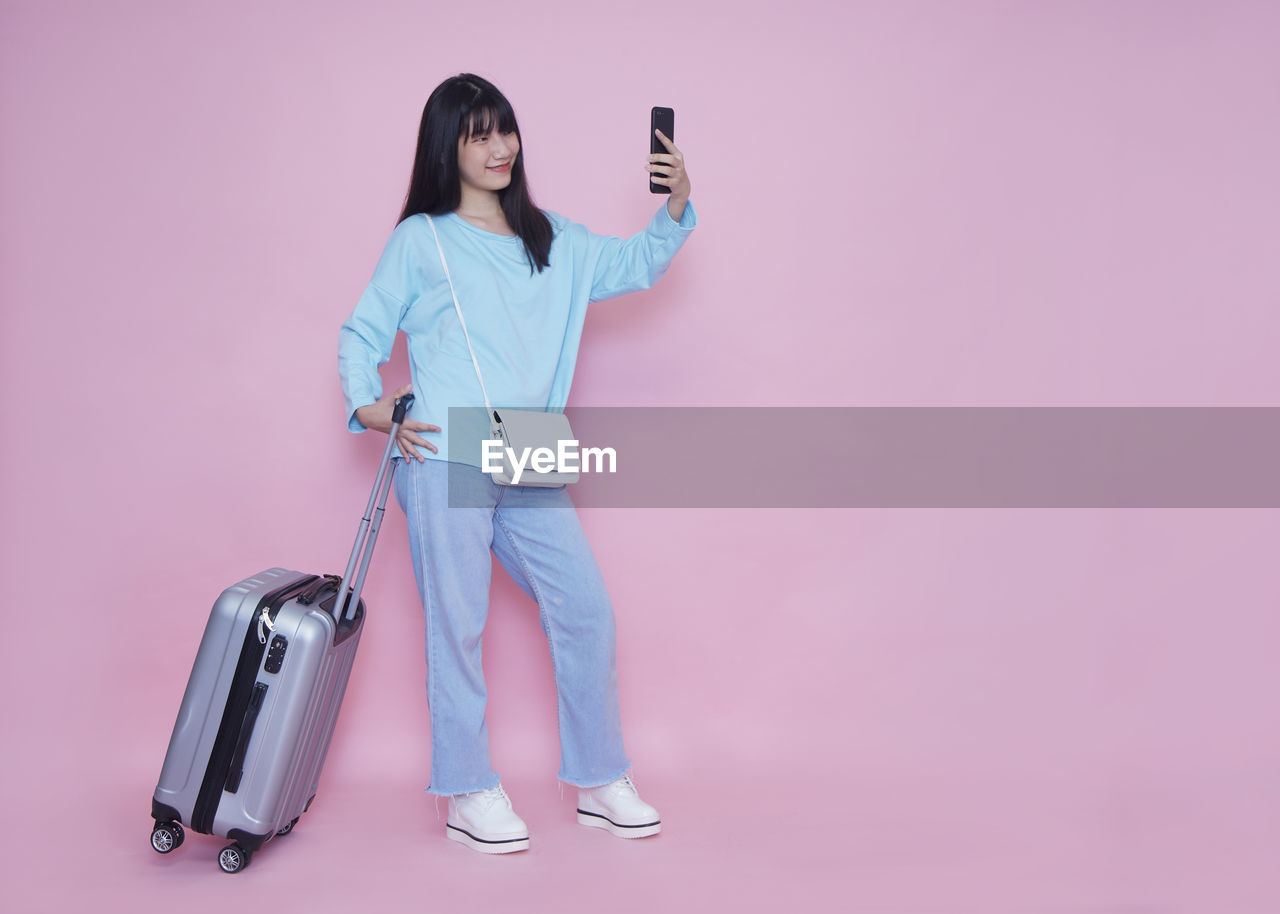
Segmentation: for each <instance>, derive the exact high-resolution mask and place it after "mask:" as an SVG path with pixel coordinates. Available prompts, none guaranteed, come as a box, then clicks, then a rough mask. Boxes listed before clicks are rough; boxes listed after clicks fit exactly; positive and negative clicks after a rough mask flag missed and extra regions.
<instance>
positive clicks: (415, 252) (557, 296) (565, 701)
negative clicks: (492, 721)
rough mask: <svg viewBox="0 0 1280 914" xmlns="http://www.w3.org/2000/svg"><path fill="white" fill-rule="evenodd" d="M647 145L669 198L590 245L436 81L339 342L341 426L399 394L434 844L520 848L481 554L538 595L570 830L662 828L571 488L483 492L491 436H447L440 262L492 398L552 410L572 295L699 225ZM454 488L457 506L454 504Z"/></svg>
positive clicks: (474, 384) (456, 90) (361, 423)
mask: <svg viewBox="0 0 1280 914" xmlns="http://www.w3.org/2000/svg"><path fill="white" fill-rule="evenodd" d="M658 136H659V139H660V140H661V141H662V143H663V144H664V145H665V146H666V148H667V150H668V152H667V153H662V154H658V155H650V156H649V157H648V163H647V164H646V166H645V168H646V170H648V171H649V173H650V180H652V181H653V182H654V183H656V184H663V185H666V186H667V187H669V188H670V189H671V194H670V196H668V197H666V198H665V199H664V200H663V203H662V206H661V207H660V208H659V209H658V211H657V212H656V213H655V214H654V216H653V218H652V219H651V220H650V222H649V225H648V227H647V228H646V229H645V230H644V231H643V232H640V233H639V234H637V235H635V236H634V237H632V238H631V239H629V240H623V239H622V238H618V237H612V236H602V235H596V234H593V233H591V232H590V231H588V230H587V229H586V228H585V227H584V226H582V225H579V224H578V223H575V222H571V221H569V220H568V219H566V218H564V217H562V216H560V215H558V214H556V213H552V212H547V211H543V210H539V209H538V208H537V207H536V206H534V204H533V201H532V199H531V197H530V195H529V189H528V186H527V184H526V182H525V172H524V157H523V156H522V155H521V140H520V129H519V127H518V126H517V124H516V117H515V113H514V111H513V110H512V108H511V105H510V103H509V102H508V101H507V99H506V98H505V97H503V95H502V93H500V92H499V91H498V90H497V89H496V88H495V87H494V86H493V85H492V84H490V83H489V82H487V81H485V80H483V79H481V78H480V77H478V76H474V75H472V74H469V73H464V74H462V75H459V76H455V77H451V78H449V79H446V80H445V81H444V82H443V83H441V84H440V85H439V86H438V87H437V88H436V89H435V91H434V92H432V93H431V96H430V98H428V99H427V104H426V107H425V109H424V110H423V112H422V124H421V128H420V130H419V133H418V149H417V155H416V158H415V161H414V165H413V175H412V178H411V180H410V184H409V192H408V196H407V198H406V202H405V206H404V211H403V212H402V213H401V214H400V220H399V223H398V224H397V225H396V227H395V230H394V231H393V232H392V233H391V238H390V240H389V241H388V242H387V245H386V248H385V249H384V250H383V253H382V256H381V258H380V259H379V261H378V265H377V268H376V269H375V271H374V274H373V278H372V280H371V281H370V283H369V285H368V287H367V288H366V289H365V291H364V294H363V295H362V296H361V297H360V300H359V301H358V302H357V303H356V307H355V310H354V311H353V312H352V314H351V317H350V318H348V320H347V321H346V323H345V324H343V326H342V330H341V333H340V340H339V346H338V365H339V372H340V374H341V377H342V388H343V395H344V397H345V400H346V415H347V417H348V426H349V428H350V429H351V430H352V431H354V432H361V431H364V430H365V429H367V428H371V429H375V430H377V431H381V432H384V433H388V432H389V431H390V428H391V412H392V404H393V403H394V401H395V399H396V398H397V397H399V396H402V395H403V394H405V393H407V392H408V391H409V390H410V389H411V388H412V389H413V390H414V392H415V396H416V400H415V402H414V404H413V407H412V409H411V410H410V412H409V417H408V418H407V420H406V421H405V422H404V423H403V425H402V426H401V428H400V432H399V434H398V436H397V440H396V445H397V447H398V448H399V450H400V454H401V455H402V456H401V457H397V458H396V461H397V465H398V471H397V472H396V476H395V488H396V497H397V500H398V501H399V502H400V506H401V508H403V509H404V512H405V516H406V518H407V520H408V524H409V544H410V548H411V549H412V553H413V570H414V575H415V576H416V578H417V583H418V593H419V596H420V597H421V600H422V607H423V611H424V613H425V616H426V641H427V701H428V705H429V709H430V715H431V782H430V784H429V785H428V787H427V790H428V791H429V792H431V793H435V794H438V795H444V796H448V797H449V817H448V823H447V826H446V829H445V831H446V834H447V835H448V836H449V837H450V838H452V839H453V840H455V841H459V842H461V843H463V844H466V845H468V846H469V847H472V848H475V849H476V850H479V851H483V852H485V853H508V852H511V851H518V850H524V849H526V848H527V847H528V846H529V832H528V829H527V828H526V826H525V823H524V822H523V821H522V820H521V819H520V817H519V816H517V815H516V814H515V811H514V810H513V808H512V805H511V801H510V799H509V798H508V796H507V794H506V792H505V791H504V790H503V788H502V785H501V783H500V779H499V777H498V774H497V773H496V772H495V771H494V770H493V769H492V768H491V767H490V764H489V738H488V731H487V729H486V727H485V713H484V712H485V684H484V673H483V669H482V667H481V657H480V654H481V650H480V648H481V634H482V632H483V631H484V625H485V618H486V615H487V613H488V607H489V579H490V570H491V562H490V557H489V553H490V551H491V550H492V552H493V554H494V555H496V556H497V558H498V561H499V562H501V564H502V566H503V568H505V569H506V571H507V573H508V574H510V575H511V576H512V578H514V579H515V581H516V583H517V584H518V585H519V586H520V587H521V589H522V590H524V592H525V593H527V594H528V595H529V596H530V597H532V598H533V599H534V600H535V601H536V602H537V604H538V609H539V613H540V619H541V623H542V629H543V631H544V632H545V633H546V636H547V640H548V643H549V644H550V647H551V660H552V665H553V668H554V671H555V683H556V693H557V704H558V708H557V710H558V718H559V728H560V747H561V764H560V772H559V775H558V776H559V778H560V780H561V781H563V782H564V783H567V784H570V785H573V786H575V787H577V788H578V821H579V822H580V823H582V824H583V825H590V826H595V827H599V828H604V829H607V830H608V831H609V832H610V833H612V834H614V835H618V836H620V837H627V838H638V837H644V836H646V835H654V834H657V833H658V831H659V830H660V828H661V822H660V820H659V817H658V813H657V810H655V809H654V808H653V807H652V806H650V805H649V804H647V803H645V802H644V801H643V800H641V799H640V796H639V794H638V793H637V791H636V788H635V784H634V783H633V782H632V780H631V778H630V776H629V775H628V771H629V769H630V767H631V763H630V760H629V759H628V758H627V755H626V752H625V751H624V749H623V743H622V725H621V720H620V715H619V709H618V680H617V669H616V647H615V626H614V617H613V608H612V605H611V603H610V601H609V596H608V593H607V592H606V590H605V586H604V582H603V580H602V579H601V575H600V570H599V568H598V567H597V565H596V561H595V559H594V557H593V556H592V553H591V548H590V546H589V545H588V543H587V540H586V538H585V536H584V535H583V531H582V526H581V524H580V523H579V520H578V515H577V512H576V511H575V510H574V509H573V503H572V501H571V500H570V497H569V493H568V491H567V490H566V488H565V487H564V486H560V487H558V488H536V487H529V486H503V485H498V484H496V483H494V482H493V479H492V477H491V476H489V475H487V474H485V473H484V472H482V471H481V469H480V465H481V464H480V459H479V456H480V448H479V439H481V438H485V437H488V428H487V425H485V426H483V427H482V428H471V427H467V426H466V423H464V422H463V421H462V420H461V419H455V422H454V426H455V427H453V428H452V429H451V428H450V414H449V407H450V406H455V407H474V406H478V405H480V404H482V403H483V399H482V396H481V388H480V382H479V380H478V379H477V376H476V372H475V369H474V366H473V364H472V361H471V353H470V351H469V350H468V346H467V339H466V337H465V336H464V334H463V328H462V325H461V323H460V322H459V320H458V316H457V310H456V309H455V304H454V298H453V295H452V294H451V292H450V286H449V282H448V280H447V279H446V276H445V272H444V268H443V267H442V265H441V257H440V254H441V253H443V255H444V259H445V260H446V261H447V263H448V271H449V276H450V277H451V278H452V280H453V286H454V290H455V291H456V294H457V298H458V305H457V308H458V309H460V310H461V311H462V314H463V320H464V321H465V323H466V329H467V331H468V332H469V334H470V338H471V347H472V349H474V352H475V356H476V360H477V363H478V364H479V365H480V370H481V373H482V375H483V378H484V386H485V387H486V388H487V390H488V394H489V399H490V402H491V403H492V404H493V405H494V406H500V405H505V406H507V407H512V408H520V407H523V408H532V409H545V410H549V411H559V410H562V409H563V408H564V406H565V402H566V401H567V399H568V396H569V386H570V384H571V382H572V380H573V369H574V363H575V361H576V359H577V353H578V342H579V340H580V338H581V335H582V326H583V321H584V320H585V318H586V312H587V305H588V303H589V302H594V301H600V300H602V299H606V298H612V297H614V296H618V295H622V294H623V293H626V292H631V291H633V290H636V289H646V288H649V287H650V286H651V285H653V283H655V282H656V281H657V280H658V279H659V278H660V277H661V276H662V274H663V273H664V272H665V271H666V269H667V266H668V265H669V264H670V262H671V260H672V258H673V257H674V256H675V253H676V251H678V250H679V249H680V246H681V245H682V244H683V243H684V241H685V239H686V238H687V237H688V235H689V232H690V231H692V230H693V227H694V225H695V224H696V222H697V214H696V213H695V212H694V209H693V205H692V204H691V203H690V202H689V192H690V185H689V176H688V173H687V171H686V169H685V165H684V156H683V155H682V154H681V152H680V150H679V149H677V148H676V147H675V145H674V144H673V143H672V142H671V141H670V140H669V139H668V138H667V137H665V136H663V135H662V134H661V133H659V134H658ZM637 177H638V176H637ZM437 238H438V240H439V245H440V247H439V249H437V246H436V241H437ZM397 330H402V331H404V333H405V335H406V336H407V337H408V345H409V363H410V380H411V384H410V385H407V386H405V387H402V388H400V389H399V390H396V391H394V392H392V393H390V394H387V395H386V396H383V395H382V382H381V378H380V377H379V375H378V366H380V365H382V364H383V363H384V362H386V361H387V359H388V358H389V357H390V353H391V346H392V343H393V341H394V339H395V334H396V331H397ZM458 415H459V413H458V412H456V411H455V417H456V416H458ZM451 432H452V433H453V436H454V438H455V439H456V440H455V441H454V444H453V446H452V447H451V446H450V443H449V441H450V433H451ZM424 435H426V436H429V438H430V439H431V440H429V439H428V437H423V436H424ZM464 439H465V443H466V446H465V447H462V446H460V444H461V443H462V442H463V440H464ZM473 445H474V446H473ZM451 461H452V462H451ZM450 490H452V491H453V493H454V498H455V502H454V504H455V505H458V504H465V505H466V507H456V506H455V507H450V504H449V492H450ZM556 508H560V509H567V510H554V509H556ZM529 509H533V510H529Z"/></svg>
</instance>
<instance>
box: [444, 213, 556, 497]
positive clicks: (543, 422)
mask: <svg viewBox="0 0 1280 914" xmlns="http://www.w3.org/2000/svg"><path fill="white" fill-rule="evenodd" d="M424 215H425V214H424ZM427 223H428V224H429V225H430V226H431V234H432V235H433V236H434V237H435V239H436V250H437V251H439V252H440V265H441V266H442V267H444V278H445V279H446V280H448V281H449V293H450V294H451V295H452V296H453V307H454V310H456V311H457V312H458V323H459V324H461V325H462V335H463V336H465V337H466V339H467V352H469V353H470V354H471V365H472V367H474V368H475V370H476V380H478V381H479V382H480V393H481V395H482V396H483V397H484V408H485V412H486V414H487V415H488V417H489V439H490V440H496V441H500V442H501V443H502V446H503V447H502V460H501V465H502V468H501V470H499V471H498V472H497V473H494V474H491V475H492V479H493V481H494V482H496V483H497V484H498V485H503V486H512V485H521V486H543V487H551V486H563V485H567V484H569V483H572V482H577V481H578V471H577V470H573V471H571V472H560V471H559V470H557V469H556V468H555V467H554V466H553V467H552V468H551V469H549V470H538V469H536V468H535V466H534V462H533V460H532V456H533V455H535V454H537V453H538V452H539V451H540V450H541V449H544V448H545V449H546V450H549V451H550V452H551V453H552V454H558V453H559V445H560V442H561V441H574V440H575V439H574V437H573V431H572V430H571V429H570V428H569V419H568V417H567V416H565V414H564V413H548V412H544V411H542V410H536V409H507V408H505V407H504V408H503V410H502V414H501V415H499V414H498V412H497V410H495V409H494V408H493V404H492V403H490V402H489V392H488V391H487V390H485V386H484V375H482V374H481V373H480V363H479V362H478V361H476V351H475V350H474V349H473V348H472V347H471V334H470V333H468V332H467V322H466V320H465V319H464V318H463V316H462V306H461V305H459V304H458V292H457V290H456V289H455V288H454V287H453V277H451V276H450V275H449V264H448V262H447V261H446V260H445V259H444V248H443V247H441V246H440V235H439V234H438V233H437V232H436V224H435V222H434V221H433V220H432V218H431V217H430V216H427ZM512 451H514V452H515V453H516V454H518V455H522V457H524V458H525V459H526V465H524V466H523V467H521V468H520V469H517V468H516V466H515V463H514V462H513V461H512V459H511V454H512ZM517 476H518V477H519V480H520V481H519V482H515V481H514V480H515V479H516V478H517Z"/></svg>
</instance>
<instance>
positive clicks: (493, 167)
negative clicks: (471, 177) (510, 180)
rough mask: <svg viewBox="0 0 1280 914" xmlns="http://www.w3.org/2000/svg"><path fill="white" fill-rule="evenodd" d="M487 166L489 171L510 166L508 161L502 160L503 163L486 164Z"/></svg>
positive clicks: (501, 169)
mask: <svg viewBox="0 0 1280 914" xmlns="http://www.w3.org/2000/svg"><path fill="white" fill-rule="evenodd" d="M487 167H488V168H489V170H490V171H503V170H504V169H508V168H510V167H511V163H510V162H504V163H502V164H501V165H489V166H487Z"/></svg>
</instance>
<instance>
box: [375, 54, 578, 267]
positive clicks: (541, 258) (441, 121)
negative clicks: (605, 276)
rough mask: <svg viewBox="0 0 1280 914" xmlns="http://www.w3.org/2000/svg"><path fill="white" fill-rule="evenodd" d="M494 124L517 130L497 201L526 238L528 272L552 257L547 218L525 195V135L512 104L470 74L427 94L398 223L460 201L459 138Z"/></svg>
mask: <svg viewBox="0 0 1280 914" xmlns="http://www.w3.org/2000/svg"><path fill="white" fill-rule="evenodd" d="M495 124H496V126H497V129H498V131H499V132H500V133H515V135H516V139H517V140H519V141H520V151H519V152H518V153H516V158H515V161H514V162H512V163H511V182H510V183H509V184H508V185H507V186H506V187H504V188H503V189H502V190H500V191H498V202H499V204H500V205H501V206H502V212H503V214H504V215H506V217H507V224H508V225H510V226H511V228H512V229H514V230H515V233H516V234H517V235H519V236H520V239H521V240H522V241H523V242H524V249H525V252H526V254H527V255H528V257H529V274H530V275H532V274H533V270H534V267H537V269H538V272H542V269H543V268H544V267H546V266H548V265H549V264H550V262H551V261H550V254H551V238H552V230H551V222H550V221H549V220H548V219H547V217H546V214H544V213H543V212H542V210H540V209H538V208H537V207H536V206H534V205H533V199H532V198H531V197H530V196H529V186H528V184H527V182H526V181H525V178H524V139H523V138H522V137H521V136H520V127H519V125H518V124H516V113H515V111H514V110H513V109H512V107H511V103H510V102H509V101H507V99H506V96H504V95H503V94H502V93H501V92H499V91H498V89H497V87H496V86H494V85H493V83H491V82H489V81H488V80H486V79H481V78H480V77H479V76H476V75H475V74H473V73H460V74H459V75H457V76H450V77H449V78H448V79H446V80H445V81H444V82H442V83H441V84H440V85H438V86H436V88H435V91H433V92H432V93H431V97H430V98H428V99H427V104H426V106H425V107H424V108H423V109H422V124H421V126H420V127H419V128H418V152H417V154H416V155H415V156H414V160H413V175H412V176H411V177H410V179H409V192H408V194H406V195H405V201H404V209H403V210H402V211H401V213H400V218H399V219H397V220H396V224H397V225H399V224H400V223H401V222H403V221H404V220H405V219H408V218H409V217H410V216H413V215H416V214H418V213H427V214H428V215H432V216H439V215H443V214H444V213H451V212H453V211H454V210H455V209H457V208H458V204H460V203H461V202H462V184H461V180H460V178H459V175H458V139H459V137H463V138H465V139H468V140H469V139H471V137H472V136H474V135H476V134H482V135H483V134H486V133H488V132H489V131H491V130H492V129H493V128H494V126H495Z"/></svg>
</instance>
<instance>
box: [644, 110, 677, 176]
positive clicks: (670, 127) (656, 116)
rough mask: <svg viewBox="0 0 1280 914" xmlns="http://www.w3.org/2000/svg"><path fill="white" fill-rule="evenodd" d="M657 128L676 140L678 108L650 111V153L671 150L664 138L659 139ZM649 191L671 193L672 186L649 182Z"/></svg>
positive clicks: (673, 140) (672, 140)
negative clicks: (663, 143)
mask: <svg viewBox="0 0 1280 914" xmlns="http://www.w3.org/2000/svg"><path fill="white" fill-rule="evenodd" d="M655 130H661V131H662V135H663V136H665V137H666V138H667V139H669V140H670V141H671V142H673V143H674V142H675V141H676V109H674V108H653V109H652V110H650V112H649V154H650V155H653V154H654V153H658V152H662V153H667V152H670V150H669V149H667V147H666V146H664V145H662V140H660V139H658V135H657V134H656V133H654V132H653V131H655ZM649 193H651V194H669V193H671V188H670V187H667V186H666V185H665V184H654V183H653V181H650V182H649Z"/></svg>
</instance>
